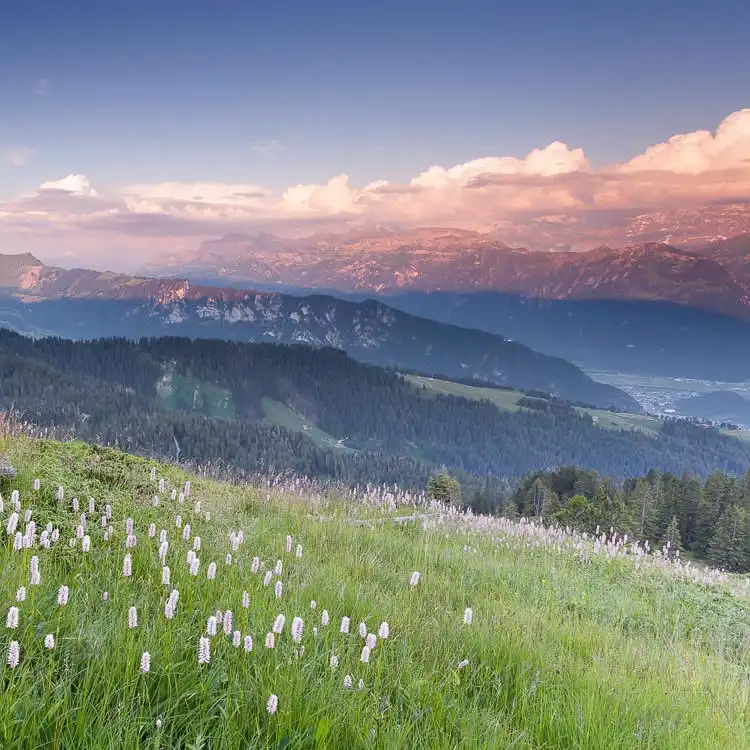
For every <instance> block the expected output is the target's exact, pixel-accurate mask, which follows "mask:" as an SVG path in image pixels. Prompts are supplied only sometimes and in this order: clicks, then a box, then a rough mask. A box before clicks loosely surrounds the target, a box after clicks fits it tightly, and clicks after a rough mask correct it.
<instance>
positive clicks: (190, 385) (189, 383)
mask: <svg viewBox="0 0 750 750" xmlns="http://www.w3.org/2000/svg"><path fill="white" fill-rule="evenodd" d="M157 393H158V395H159V398H160V399H161V400H162V402H163V403H164V405H165V406H166V407H167V408H169V409H184V410H187V411H192V410H193V408H194V407H197V410H198V411H201V412H202V413H204V414H206V415H207V416H209V417H223V418H225V419H232V418H233V417H234V416H235V408H234V402H233V400H232V394H231V393H230V392H229V391H227V390H225V389H223V388H218V387H217V386H215V385H211V384H210V383H202V382H200V381H198V380H195V379H193V378H186V377H185V376H183V375H180V374H179V373H175V372H173V371H171V370H169V371H167V372H166V373H165V374H164V377H163V378H162V379H161V380H160V381H159V383H158V385H157ZM196 399H197V401H196Z"/></svg>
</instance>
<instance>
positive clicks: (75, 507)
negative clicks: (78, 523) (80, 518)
mask: <svg viewBox="0 0 750 750" xmlns="http://www.w3.org/2000/svg"><path fill="white" fill-rule="evenodd" d="M71 502H72V504H73V513H78V508H79V505H78V498H77V497H74V498H73V500H72V501H71Z"/></svg>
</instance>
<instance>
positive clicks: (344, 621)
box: [341, 617, 350, 635]
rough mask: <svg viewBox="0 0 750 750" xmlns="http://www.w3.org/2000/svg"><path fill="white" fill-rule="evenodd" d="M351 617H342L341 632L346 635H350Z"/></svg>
mask: <svg viewBox="0 0 750 750" xmlns="http://www.w3.org/2000/svg"><path fill="white" fill-rule="evenodd" d="M349 622H350V620H349V618H348V617H342V618H341V632H342V633H343V634H344V635H348V633H349Z"/></svg>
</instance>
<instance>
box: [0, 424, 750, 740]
mask: <svg viewBox="0 0 750 750" xmlns="http://www.w3.org/2000/svg"><path fill="white" fill-rule="evenodd" d="M2 442H3V445H2V446H0V448H2V450H3V451H4V452H5V453H6V454H7V455H8V457H9V459H10V461H11V462H12V464H13V465H14V466H15V467H16V469H17V471H18V473H17V476H16V478H14V479H6V480H3V481H4V484H3V502H2V506H3V507H2V512H1V513H0V521H1V523H2V526H1V527H0V538H1V539H2V545H1V546H0V566H1V569H2V575H1V576H0V600H1V602H2V607H3V612H2V616H3V617H4V618H5V622H4V623H0V625H2V626H4V628H3V631H2V633H3V635H2V639H1V640H0V649H1V650H2V662H3V664H2V666H0V675H1V679H2V685H1V686H0V687H1V689H2V694H1V697H2V700H0V747H3V748H64V749H65V750H72V749H73V748H246V747H250V748H266V747H269V748H271V747H272V748H277V747H288V748H316V747H317V748H358V747H365V748H366V747H373V748H389V749H390V748H407V747H408V748H425V749H427V748H430V749H432V748H479V747H482V748H486V747H490V748H516V749H518V750H521V749H525V750H531V749H532V748H607V749H608V750H615V749H619V748H658V749H659V750H667V749H671V748H684V749H685V750H700V749H702V748H706V749H707V750H708V749H711V750H713V749H714V748H717V749H719V748H720V749H724V748H727V749H730V748H748V747H750V708H749V706H750V600H749V599H748V596H747V594H748V590H749V586H748V577H747V576H745V577H744V578H740V577H730V576H726V575H723V574H721V573H719V572H716V571H704V570H692V569H691V568H690V567H687V569H686V567H685V566H684V565H682V564H681V563H679V562H678V561H676V560H675V558H674V557H671V556H670V555H669V554H664V555H663V554H662V553H661V552H660V553H658V554H657V555H656V556H653V555H649V554H646V553H645V551H643V550H641V549H640V548H639V546H638V545H637V544H635V545H634V544H633V543H632V541H631V540H627V539H617V538H614V539H613V538H612V537H610V536H607V535H606V534H602V536H601V537H600V538H598V539H596V540H592V539H586V538H583V537H580V536H578V535H575V534H570V533H566V532H565V531H563V530H559V529H555V530H546V529H543V528H541V527H535V526H533V525H532V524H528V523H513V522H510V521H506V520H502V519H490V518H483V517H477V516H470V515H469V516H466V515H463V514H460V513H457V512H455V511H451V510H449V509H444V508H438V507H435V506H429V505H428V504H426V503H425V502H424V501H423V500H422V499H421V498H410V497H408V496H406V495H403V494H398V493H395V494H389V493H388V492H386V491H385V490H377V491H375V490H372V491H370V492H361V493H358V494H354V493H351V496H350V497H336V496H334V495H332V494H331V493H324V492H322V491H321V492H315V491H313V490H312V489H311V488H310V487H308V486H306V485H305V484H304V483H294V482H283V481H280V480H277V481H275V482H274V481H270V480H269V482H268V483H267V484H266V486H262V485H261V486H257V487H235V486H231V485H225V484H220V483H217V482H213V481H209V480H206V479H201V478H199V477H195V476H190V475H188V474H186V473H184V472H182V471H180V470H178V469H177V468H175V467H173V466H169V465H157V464H156V463H154V462H149V461H146V460H144V459H140V458H135V457H132V456H128V455H126V454H123V453H120V452H117V451H114V450H109V449H101V448H94V447H90V446H87V445H84V444H82V443H76V442H71V443H56V442H52V441H41V440H32V439H28V438H13V439H10V438H6V439H4V440H3V441H2ZM404 517H407V518H411V519H412V520H406V521H403V520H402V521H401V522H397V521H396V520H394V519H399V518H400V519H403V518H404ZM367 519H369V520H370V523H363V521H365V520H367Z"/></svg>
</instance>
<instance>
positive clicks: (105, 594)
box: [102, 591, 109, 602]
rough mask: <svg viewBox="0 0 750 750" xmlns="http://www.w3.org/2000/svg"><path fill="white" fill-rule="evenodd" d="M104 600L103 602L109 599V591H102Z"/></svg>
mask: <svg viewBox="0 0 750 750" xmlns="http://www.w3.org/2000/svg"><path fill="white" fill-rule="evenodd" d="M102 601H103V602H108V601H109V591H102Z"/></svg>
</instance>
